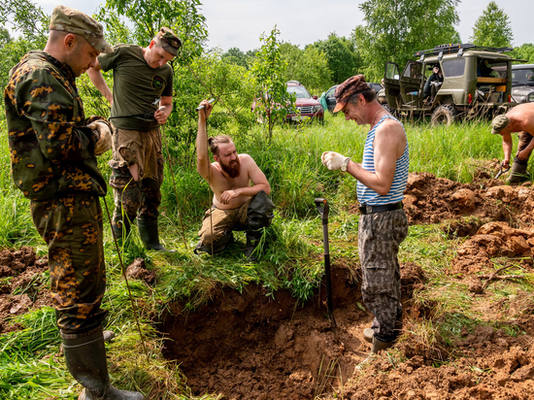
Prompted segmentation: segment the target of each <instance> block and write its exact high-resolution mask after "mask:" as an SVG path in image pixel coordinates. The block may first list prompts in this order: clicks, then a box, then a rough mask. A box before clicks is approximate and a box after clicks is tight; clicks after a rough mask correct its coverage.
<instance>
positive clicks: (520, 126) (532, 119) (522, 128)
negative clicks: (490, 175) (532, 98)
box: [491, 103, 534, 185]
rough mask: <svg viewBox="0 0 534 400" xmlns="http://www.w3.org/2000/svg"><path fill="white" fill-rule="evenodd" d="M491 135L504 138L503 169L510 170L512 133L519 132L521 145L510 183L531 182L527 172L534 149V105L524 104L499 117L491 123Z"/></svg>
mask: <svg viewBox="0 0 534 400" xmlns="http://www.w3.org/2000/svg"><path fill="white" fill-rule="evenodd" d="M491 126H492V128H491V133H498V134H499V135H501V136H502V149H503V152H504V161H503V162H502V164H501V167H502V168H505V169H508V168H510V156H511V155H512V135H511V134H512V133H513V132H518V135H519V143H518V145H517V154H516V155H515V158H514V163H513V164H512V173H511V174H510V177H509V178H508V183H509V184H511V185H515V184H517V183H521V182H524V181H528V180H530V177H529V175H528V172H527V165H528V159H529V157H530V153H532V149H534V140H532V137H533V136H534V103H524V104H519V105H517V106H515V107H514V108H512V109H510V111H508V112H507V113H506V114H504V115H498V116H497V117H495V118H494V119H493V121H492V122H491Z"/></svg>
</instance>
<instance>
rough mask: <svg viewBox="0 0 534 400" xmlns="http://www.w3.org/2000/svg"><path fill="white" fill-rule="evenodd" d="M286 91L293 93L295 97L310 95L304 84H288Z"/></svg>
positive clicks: (302, 97) (301, 97)
mask: <svg viewBox="0 0 534 400" xmlns="http://www.w3.org/2000/svg"><path fill="white" fill-rule="evenodd" d="M287 93H289V94H294V95H295V96H296V98H297V99H309V98H310V97H311V96H310V94H309V93H308V91H307V90H306V88H305V87H304V86H288V87H287Z"/></svg>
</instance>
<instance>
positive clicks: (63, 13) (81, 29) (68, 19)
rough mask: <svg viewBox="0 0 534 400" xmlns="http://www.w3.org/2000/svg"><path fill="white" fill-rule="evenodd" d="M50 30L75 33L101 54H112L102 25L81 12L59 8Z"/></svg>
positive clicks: (53, 12)
mask: <svg viewBox="0 0 534 400" xmlns="http://www.w3.org/2000/svg"><path fill="white" fill-rule="evenodd" d="M50 30H55V31H63V32H69V33H75V34H77V35H80V36H82V37H83V38H85V40H87V41H88V42H89V44H90V45H91V46H93V47H94V48H95V49H96V50H98V51H99V52H101V53H110V52H111V51H112V49H111V46H110V45H109V44H108V43H107V42H106V41H105V40H104V29H103V28H102V25H100V24H99V23H98V22H96V21H95V20H94V19H93V18H91V17H90V16H88V15H87V14H84V13H82V12H81V11H78V10H75V9H74V8H70V7H66V6H57V7H56V8H54V11H52V16H51V17H50Z"/></svg>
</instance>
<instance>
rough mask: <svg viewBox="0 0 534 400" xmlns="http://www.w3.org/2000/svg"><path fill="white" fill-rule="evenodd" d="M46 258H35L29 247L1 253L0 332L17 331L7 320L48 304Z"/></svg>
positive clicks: (32, 250)
mask: <svg viewBox="0 0 534 400" xmlns="http://www.w3.org/2000/svg"><path fill="white" fill-rule="evenodd" d="M47 266H48V260H47V259H46V258H40V259H37V257H36V255H35V251H34V249H33V248H31V247H22V248H20V249H19V250H11V249H4V250H1V251H0V333H2V332H8V331H11V330H15V329H17V326H15V325H13V324H9V323H8V322H7V321H6V319H8V318H9V317H12V316H14V315H18V314H22V313H24V312H26V311H28V309H29V308H31V307H33V306H38V307H40V306H43V305H47V304H49V299H48V290H47V289H46V288H45V287H44V286H45V285H44V283H45V278H44V277H43V275H42V274H41V272H43V271H44V270H45V269H46V268H47Z"/></svg>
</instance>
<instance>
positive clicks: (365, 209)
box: [360, 201, 402, 215]
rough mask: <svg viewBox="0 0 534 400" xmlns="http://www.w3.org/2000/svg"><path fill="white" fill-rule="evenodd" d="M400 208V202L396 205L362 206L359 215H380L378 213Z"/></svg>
mask: <svg viewBox="0 0 534 400" xmlns="http://www.w3.org/2000/svg"><path fill="white" fill-rule="evenodd" d="M401 208H402V201H399V202H398V203H391V204H383V205H380V206H366V205H363V206H361V207H360V213H361V214H363V215H366V214H374V213H380V212H385V211H393V210H400V209H401Z"/></svg>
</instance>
